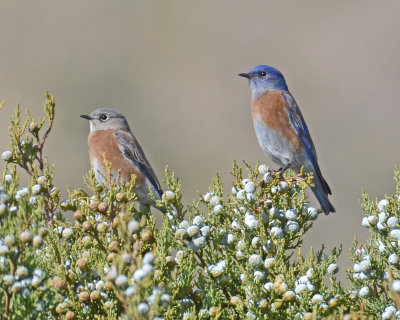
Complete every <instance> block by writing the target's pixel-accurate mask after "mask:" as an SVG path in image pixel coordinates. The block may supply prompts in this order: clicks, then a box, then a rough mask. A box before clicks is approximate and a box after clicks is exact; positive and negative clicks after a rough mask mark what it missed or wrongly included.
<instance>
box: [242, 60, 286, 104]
mask: <svg viewBox="0 0 400 320" xmlns="http://www.w3.org/2000/svg"><path fill="white" fill-rule="evenodd" d="M239 76H242V77H245V78H247V79H249V82H250V88H251V90H252V98H253V99H256V98H257V97H258V96H259V95H261V94H263V93H264V92H265V91H275V90H283V91H288V87H287V85H286V81H285V78H284V77H283V75H282V73H281V72H280V71H279V70H277V69H275V68H273V67H270V66H266V65H259V66H255V67H253V68H251V69H250V71H249V73H240V74H239Z"/></svg>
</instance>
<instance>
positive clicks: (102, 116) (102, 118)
mask: <svg viewBox="0 0 400 320" xmlns="http://www.w3.org/2000/svg"><path fill="white" fill-rule="evenodd" d="M99 119H100V121H106V120H107V119H108V117H107V115H106V114H104V113H103V114H101V115H100V117H99Z"/></svg>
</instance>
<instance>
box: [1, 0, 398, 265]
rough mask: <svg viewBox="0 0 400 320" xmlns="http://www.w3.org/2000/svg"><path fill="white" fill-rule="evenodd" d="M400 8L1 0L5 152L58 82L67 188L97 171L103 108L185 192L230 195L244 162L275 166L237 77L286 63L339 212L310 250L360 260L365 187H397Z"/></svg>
mask: <svg viewBox="0 0 400 320" xmlns="http://www.w3.org/2000/svg"><path fill="white" fill-rule="evenodd" d="M399 10H400V3H399V2H398V1H385V2H380V1H364V0H363V1H351V2H349V1H340V2H337V1H335V2H333V1H319V0H315V1H279V2H278V1H233V0H229V1H228V0H226V1H201V2H200V1H197V2H195V1H183V0H182V1H119V2H117V3H116V2H113V1H106V0H102V1H90V2H89V1H64V2H59V1H41V0H35V1H4V0H3V1H1V2H0V101H1V100H3V99H5V100H6V107H5V108H4V109H3V110H2V111H1V120H0V121H1V122H0V124H1V126H0V137H1V138H0V148H1V150H5V149H6V148H7V145H8V132H7V125H8V121H9V117H10V115H11V114H12V113H13V110H14V107H15V105H16V104H17V103H20V104H21V106H22V108H23V109H25V108H29V109H30V110H31V111H32V114H33V115H35V116H37V115H39V114H41V112H42V104H43V101H44V95H43V93H44V91H45V90H48V91H49V92H50V93H51V94H53V95H54V96H55V99H56V102H57V109H56V112H57V115H56V124H55V127H54V132H53V134H52V135H51V137H50V139H49V140H48V145H47V147H46V150H45V151H46V154H48V156H49V158H50V160H51V161H52V162H54V163H55V164H56V171H57V180H56V183H57V184H58V185H59V186H60V187H62V190H66V188H65V186H66V185H70V186H71V187H72V188H76V187H80V186H82V184H83V183H82V175H83V174H85V173H86V172H87V170H88V169H89V159H88V154H87V145H86V139H87V135H88V132H89V126H88V123H87V122H86V121H85V120H84V119H81V118H79V115H80V114H87V113H89V112H91V111H92V110H93V109H95V108H97V107H105V106H106V107H112V108H116V109H118V110H120V111H122V112H123V113H124V115H125V116H126V117H127V119H128V121H129V123H130V125H131V128H132V130H133V132H134V133H135V135H136V137H137V138H138V140H139V141H140V143H141V145H142V147H143V148H144V150H145V152H146V155H147V157H148V158H149V160H150V163H151V164H152V166H153V168H154V170H155V171H156V173H157V174H158V176H159V177H160V179H162V175H163V171H164V168H165V166H166V165H167V164H168V165H169V167H170V168H171V169H172V170H174V171H175V172H176V173H177V174H178V176H179V177H180V178H181V180H182V183H183V191H184V200H185V202H187V203H188V202H191V199H192V198H193V197H196V194H197V191H199V192H201V193H204V192H205V191H206V190H207V187H208V185H209V183H210V182H211V179H212V177H214V175H215V173H216V172H219V173H220V174H221V175H222V177H223V181H224V182H225V185H226V189H227V191H229V190H230V188H231V177H230V176H229V171H230V169H231V166H232V161H233V160H234V159H237V160H242V159H246V160H247V161H249V162H250V163H251V164H255V163H256V161H257V160H261V162H264V163H267V164H271V163H270V161H269V160H268V159H267V158H266V156H265V155H264V154H263V153H262V151H261V149H260V148H259V145H258V142H257V140H256V137H255V134H254V131H253V127H252V122H251V115H250V90H249V88H248V83H247V81H246V80H245V79H243V78H240V77H238V76H237V74H238V73H240V72H247V71H248V70H249V69H250V68H251V67H252V66H254V65H257V64H269V65H272V66H275V67H277V68H278V69H280V70H281V71H282V73H283V74H284V75H285V77H286V80H287V82H288V85H289V88H290V90H291V92H292V93H293V95H294V97H295V98H296V100H297V102H298V104H299V106H300V108H301V110H302V112H303V115H304V117H305V119H306V122H307V124H308V127H309V129H310V131H311V135H312V137H313V140H314V143H315V145H316V148H317V152H318V155H319V162H320V166H321V168H322V172H323V174H324V176H325V178H326V179H327V181H328V182H329V184H330V186H331V188H332V190H333V197H332V202H333V204H334V206H335V207H336V209H337V213H336V214H331V215H329V216H328V217H325V216H321V217H320V219H319V220H318V221H317V222H316V225H315V227H314V228H313V229H312V230H311V231H310V232H309V234H308V235H307V236H306V242H305V246H306V247H308V246H309V245H314V246H316V247H317V248H319V247H320V245H321V243H322V242H324V243H325V244H326V245H327V247H328V248H332V247H333V246H338V245H340V244H341V243H343V244H344V252H343V257H342V263H344V262H345V265H346V266H349V265H350V263H349V261H348V249H349V247H350V245H351V242H352V240H353V238H354V236H355V235H356V236H357V237H358V238H359V239H360V240H363V239H365V238H366V236H367V232H366V230H362V228H361V217H362V216H361V210H360V206H359V199H360V195H361V187H363V186H365V187H366V189H367V191H368V192H369V194H370V195H371V196H372V197H379V198H380V197H382V196H383V195H384V194H385V193H388V194H391V193H393V192H394V182H393V180H392V175H393V169H394V166H395V164H399V163H400V161H399V159H400V149H399V141H400V139H399V132H400V128H399V120H400V94H399V91H400V90H399V89H400V62H399V57H400V38H399V35H400V20H399V18H398V13H399ZM3 167H4V164H1V168H3ZM64 194H65V193H64ZM312 201H313V202H314V203H315V201H314V198H313V197H312ZM342 266H343V264H342Z"/></svg>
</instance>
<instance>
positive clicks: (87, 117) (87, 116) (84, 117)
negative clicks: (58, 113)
mask: <svg viewBox="0 0 400 320" xmlns="http://www.w3.org/2000/svg"><path fill="white" fill-rule="evenodd" d="M81 118H83V119H87V120H92V119H93V117H92V116H89V115H86V114H82V115H81Z"/></svg>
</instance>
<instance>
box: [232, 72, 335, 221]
mask: <svg viewBox="0 0 400 320" xmlns="http://www.w3.org/2000/svg"><path fill="white" fill-rule="evenodd" d="M239 76H242V77H245V78H248V79H249V83H250V88H251V90H252V96H251V109H252V115H253V124H254V129H255V131H256V135H257V138H258V142H259V143H260V146H261V148H262V150H263V151H264V152H265V153H266V154H267V155H268V156H269V157H270V158H271V159H272V160H273V161H274V162H275V163H277V164H279V165H280V166H281V168H282V172H283V171H285V170H286V169H288V168H289V167H290V168H291V169H293V170H294V171H297V172H298V171H299V170H300V168H301V167H302V166H304V169H305V171H306V172H312V173H313V175H314V184H315V186H314V187H312V191H313V192H314V194H315V196H316V198H317V199H318V202H319V203H320V205H321V207H322V210H323V211H324V212H325V214H329V212H335V208H334V207H333V206H332V204H331V203H330V202H329V199H328V195H330V194H331V190H330V188H329V186H328V184H327V182H326V181H325V179H324V178H323V176H322V173H321V170H320V168H319V165H318V160H317V153H316V151H315V147H314V144H313V142H312V140H311V136H310V133H309V131H308V129H307V125H306V123H305V122H304V119H303V116H302V114H301V112H300V109H299V107H298V106H297V103H296V101H295V100H294V98H293V96H292V95H291V94H290V92H289V89H288V87H287V85H286V81H285V78H284V77H283V75H282V73H280V71H279V70H277V69H275V68H273V67H270V66H265V65H259V66H256V67H254V68H252V69H251V70H250V71H249V73H240V74H239Z"/></svg>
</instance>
